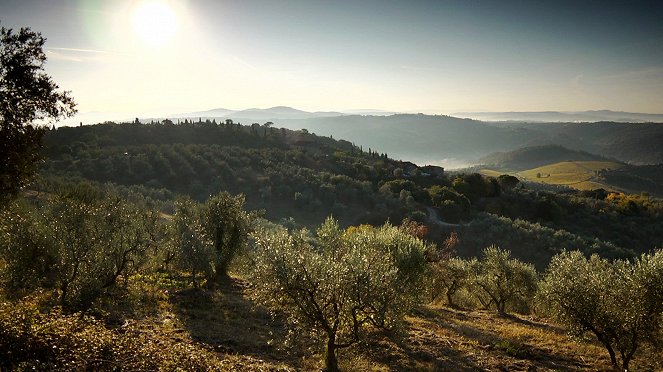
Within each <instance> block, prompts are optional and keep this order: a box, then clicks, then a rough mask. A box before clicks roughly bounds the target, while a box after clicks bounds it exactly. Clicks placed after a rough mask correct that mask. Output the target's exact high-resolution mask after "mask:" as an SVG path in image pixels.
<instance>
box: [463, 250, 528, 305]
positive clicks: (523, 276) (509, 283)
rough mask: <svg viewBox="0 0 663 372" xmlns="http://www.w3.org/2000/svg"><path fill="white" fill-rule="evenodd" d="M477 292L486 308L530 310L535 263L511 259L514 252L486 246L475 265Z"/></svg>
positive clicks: (475, 292)
mask: <svg viewBox="0 0 663 372" xmlns="http://www.w3.org/2000/svg"><path fill="white" fill-rule="evenodd" d="M476 269H477V271H476V277H475V279H474V280H473V283H472V285H473V287H474V288H475V289H474V295H475V296H476V297H477V299H478V300H479V302H480V303H481V304H482V305H483V306H484V307H485V308H491V307H494V308H495V309H497V311H498V312H500V313H505V312H506V311H507V309H514V310H516V311H519V312H527V311H528V310H529V304H530V302H531V300H532V299H533V297H534V294H535V292H536V285H537V274H536V270H535V269H534V266H533V265H532V264H527V263H524V262H522V261H519V260H517V259H514V258H511V252H509V251H505V250H502V249H499V248H497V247H495V246H491V247H488V248H486V249H485V250H484V251H483V257H482V258H481V259H480V260H479V261H478V263H477V264H476Z"/></svg>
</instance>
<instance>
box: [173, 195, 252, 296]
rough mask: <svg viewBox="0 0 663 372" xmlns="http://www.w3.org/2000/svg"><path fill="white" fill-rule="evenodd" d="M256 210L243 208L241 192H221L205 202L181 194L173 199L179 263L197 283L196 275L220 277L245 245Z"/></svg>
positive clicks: (174, 237) (215, 278)
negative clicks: (234, 194)
mask: <svg viewBox="0 0 663 372" xmlns="http://www.w3.org/2000/svg"><path fill="white" fill-rule="evenodd" d="M255 217H256V214H255V213H249V212H246V211H245V210H244V195H241V194H240V195H236V196H233V195H230V194H229V193H227V192H221V193H219V194H217V195H215V196H213V197H211V198H210V199H209V200H208V201H207V202H206V203H204V204H200V203H196V202H194V201H193V200H191V199H188V198H183V199H180V200H178V201H177V202H176V205H175V218H174V221H173V222H174V226H173V240H174V246H175V250H176V252H177V253H178V254H179V255H180V264H181V266H183V267H184V268H186V269H188V270H190V271H191V274H192V281H193V285H194V286H195V287H198V285H199V281H198V277H197V275H198V274H199V273H201V274H203V276H204V277H205V279H207V280H217V281H218V280H220V279H224V278H225V277H226V276H227V275H228V267H229V266H230V264H231V263H232V261H233V260H234V258H235V257H236V256H237V254H238V253H239V252H240V251H241V250H242V249H244V248H245V246H246V244H247V241H248V234H249V232H250V230H251V224H252V221H253V220H254V219H255Z"/></svg>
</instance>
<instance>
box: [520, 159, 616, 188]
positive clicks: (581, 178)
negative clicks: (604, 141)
mask: <svg viewBox="0 0 663 372" xmlns="http://www.w3.org/2000/svg"><path fill="white" fill-rule="evenodd" d="M621 167H622V164H620V163H615V162H609V161H565V162H561V163H555V164H550V165H545V166H543V167H538V168H534V169H530V170H526V171H523V172H519V173H518V174H517V175H518V176H520V177H522V178H524V179H526V180H528V181H533V182H541V183H548V184H553V185H564V186H570V187H573V188H576V189H580V190H591V189H597V188H604V189H608V190H614V187H611V186H610V185H607V184H604V183H602V182H600V180H598V179H597V173H598V171H599V170H601V169H617V168H621Z"/></svg>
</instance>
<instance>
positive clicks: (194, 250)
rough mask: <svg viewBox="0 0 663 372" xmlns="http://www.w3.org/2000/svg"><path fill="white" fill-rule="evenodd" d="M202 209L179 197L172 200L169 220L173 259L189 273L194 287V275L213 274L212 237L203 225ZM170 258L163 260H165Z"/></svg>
mask: <svg viewBox="0 0 663 372" xmlns="http://www.w3.org/2000/svg"><path fill="white" fill-rule="evenodd" d="M202 214H203V213H202V208H201V206H200V205H198V204H197V203H196V202H194V201H192V200H191V199H186V198H184V199H180V200H178V201H177V202H175V218H174V219H173V232H172V237H173V245H174V249H175V252H173V254H172V255H173V258H175V260H176V261H177V263H178V264H179V267H180V268H184V269H186V270H188V271H190V272H191V281H192V283H193V286H194V287H196V288H197V287H198V286H199V285H200V282H199V281H198V274H199V273H200V274H202V275H203V276H204V278H208V279H210V278H212V277H213V276H214V266H213V265H214V262H215V261H216V257H215V256H216V254H217V253H216V252H215V251H214V243H213V242H212V237H210V236H209V234H208V233H207V231H206V230H205V228H204V227H203V216H202ZM168 261H170V259H167V262H168Z"/></svg>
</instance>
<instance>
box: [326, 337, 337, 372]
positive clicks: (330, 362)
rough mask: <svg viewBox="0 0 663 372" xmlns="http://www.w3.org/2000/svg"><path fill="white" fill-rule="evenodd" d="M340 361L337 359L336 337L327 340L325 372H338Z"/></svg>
mask: <svg viewBox="0 0 663 372" xmlns="http://www.w3.org/2000/svg"><path fill="white" fill-rule="evenodd" d="M338 371H339V369H338V360H337V359H336V335H333V336H329V338H328V339H327V353H326V354H325V372H338Z"/></svg>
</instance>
